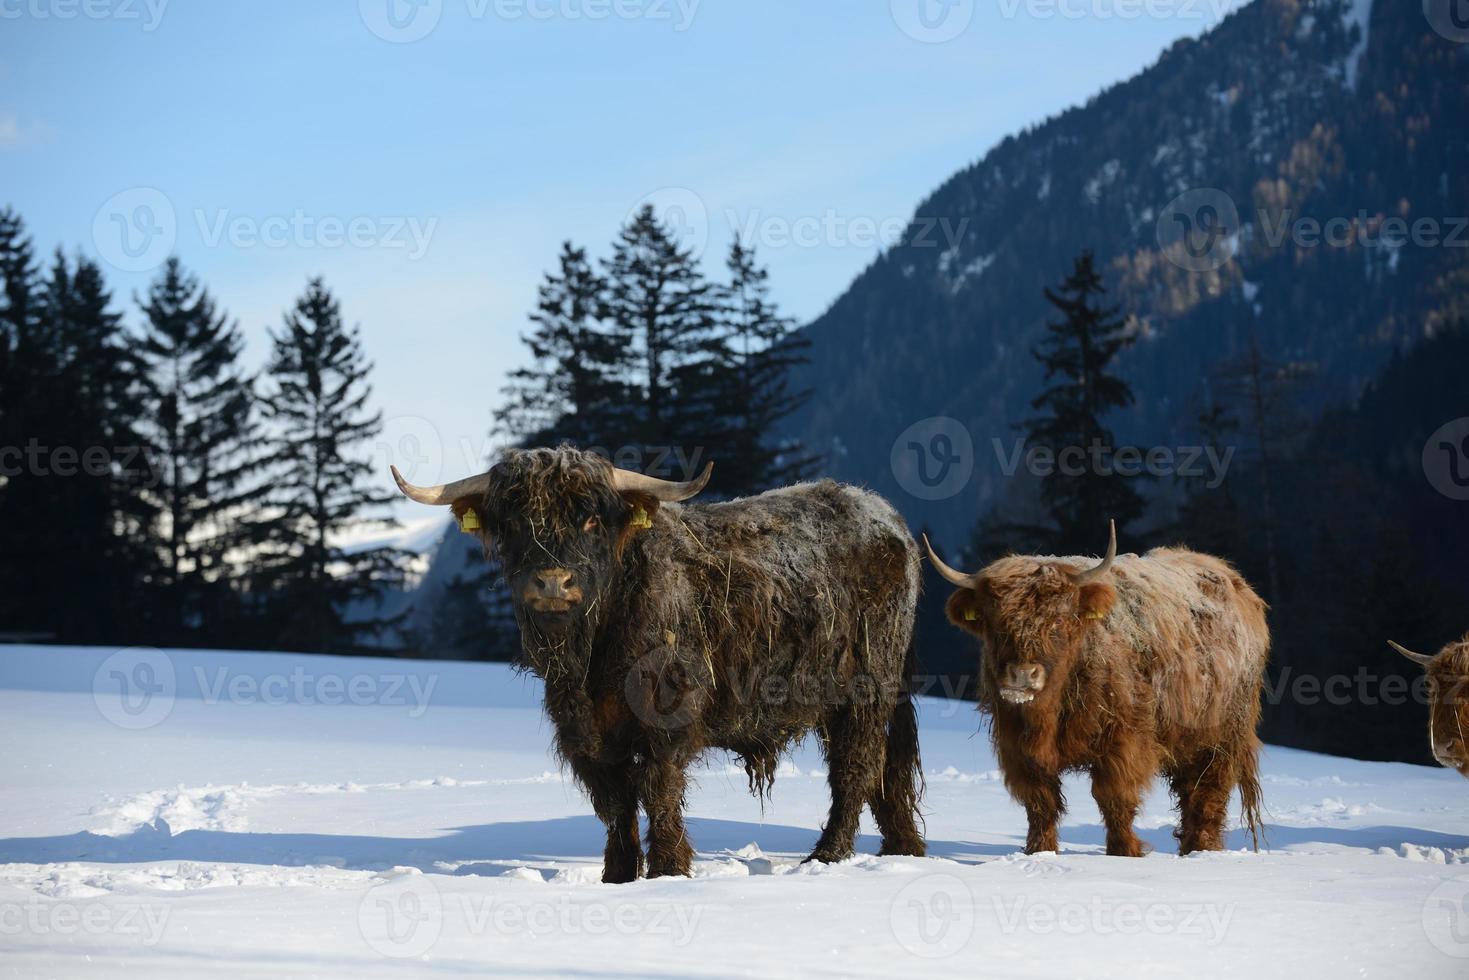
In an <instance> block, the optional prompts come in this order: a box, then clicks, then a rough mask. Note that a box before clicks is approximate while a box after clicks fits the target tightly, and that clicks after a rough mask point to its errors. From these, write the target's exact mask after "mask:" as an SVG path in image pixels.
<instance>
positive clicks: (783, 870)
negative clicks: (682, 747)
mask: <svg viewBox="0 0 1469 980" xmlns="http://www.w3.org/2000/svg"><path fill="white" fill-rule="evenodd" d="M538 703H539V690H538V687H537V685H536V684H535V682H534V681H532V680H530V679H525V678H520V677H517V676H514V675H513V674H511V673H510V672H509V671H508V670H506V669H504V668H502V667H497V666H486V665H461V664H445V663H431V662H430V663H423V662H420V663H403V662H397V661H387V660H342V659H336V658H326V657H309V656H293V655H268V654H251V655H244V654H236V653H228V654H225V653H209V652H196V651H169V652H167V653H160V652H157V651H113V650H93V649H57V648H26V647H0V717H3V718H4V720H5V733H6V734H5V742H4V749H3V754H0V975H4V976H11V975H14V976H115V975H121V974H123V973H125V972H126V973H129V974H132V975H137V976H149V977H198V976H202V975H206V974H207V973H210V972H212V971H218V972H221V973H223V974H226V975H234V976H300V977H304V976H344V977H345V976H350V977H371V976H379V975H382V976H386V975H389V974H394V975H403V974H405V973H407V974H409V975H413V974H441V975H466V976H467V975H486V974H488V975H493V976H533V977H546V976H566V975H581V976H592V975H610V976H627V977H668V976H698V977H716V976H736V975H755V976H761V977H766V976H797V975H803V976H804V975H811V974H820V975H829V976H890V975H900V976H925V977H927V976H945V975H956V976H958V975H962V976H968V977H973V976H984V977H1108V976H1119V977H1120V976H1127V977H1150V976H1156V977H1167V978H1176V977H1190V978H1202V977H1223V976H1231V977H1238V976H1263V977H1277V976H1283V977H1290V978H1292V980H1300V978H1305V977H1316V976H1320V977H1342V976H1349V975H1350V976H1362V977H1404V976H1412V977H1414V978H1427V977H1459V978H1462V977H1464V976H1469V781H1465V780H1463V779H1462V778H1461V777H1459V776H1457V775H1455V774H1454V773H1451V772H1447V771H1442V770H1435V769H1425V768H1420V767H1415V766H1406V765H1385V764H1375V763H1362V762H1353V761H1350V760H1344V759H1336V758H1331V757H1327V756H1319V755H1311V754H1307V753H1303V752H1295V751H1289V750H1284V749H1271V750H1269V751H1268V753H1267V756H1266V758H1265V761H1264V769H1265V772H1266V774H1267V775H1266V783H1265V791H1266V801H1267V804H1268V807H1269V824H1270V827H1269V849H1268V851H1266V852H1264V853H1260V854H1254V853H1251V852H1249V851H1246V850H1243V849H1242V847H1243V842H1242V840H1241V836H1240V835H1239V834H1235V835H1234V836H1233V837H1232V838H1231V844H1232V846H1234V847H1236V848H1239V849H1237V850H1234V851H1231V852H1229V853H1222V854H1208V855H1200V856H1195V857H1190V858H1187V859H1180V858H1178V857H1176V856H1174V855H1173V854H1172V853H1171V851H1172V848H1171V844H1172V842H1171V839H1170V836H1169V835H1170V830H1171V826H1172V815H1171V812H1170V810H1169V801H1168V799H1167V796H1166V793H1164V792H1163V790H1162V789H1161V787H1159V788H1158V789H1156V790H1155V792H1154V793H1153V795H1152V796H1151V797H1150V798H1149V800H1148V802H1147V805H1146V807H1145V810H1144V814H1143V817H1142V818H1141V820H1140V824H1141V828H1142V832H1143V833H1144V835H1145V836H1146V838H1147V839H1148V840H1149V841H1150V842H1151V843H1152V844H1153V845H1154V847H1155V848H1156V849H1157V851H1156V853H1154V854H1153V855H1151V856H1150V857H1148V858H1145V859H1142V860H1128V859H1122V858H1109V857H1106V856H1104V855H1102V854H1101V853H1099V850H1100V845H1101V841H1102V830H1101V827H1100V824H1099V820H1098V816H1097V813H1096V810H1095V807H1094V806H1093V804H1092V801H1091V796H1090V793H1089V791H1088V788H1087V786H1086V784H1085V782H1083V781H1079V780H1078V781H1072V782H1071V783H1069V784H1068V790H1069V797H1070V801H1071V812H1070V814H1069V816H1068V817H1067V819H1066V821H1065V823H1064V826H1063V830H1062V834H1061V837H1062V841H1063V850H1062V853H1060V854H1054V855H1052V854H1047V855H1039V856H1035V857H1025V856H1023V855H1021V854H1020V853H1019V847H1020V842H1021V841H1022V839H1023V837H1024V831H1025V825H1024V817H1023V815H1022V813H1021V811H1020V809H1019V808H1018V807H1017V806H1015V805H1014V804H1013V803H1012V802H1011V801H1010V800H1009V798H1008V797H1007V796H1006V794H1005V791H1004V788H1003V786H1002V785H1001V783H1000V781H999V779H998V774H997V772H996V770H995V760H994V757H993V755H992V754H991V751H990V748H989V744H988V740H987V738H986V737H984V736H983V735H981V734H978V730H979V728H980V721H979V718H978V717H977V716H976V714H975V712H974V710H973V708H972V707H971V706H968V705H961V704H951V703H947V702H941V701H927V702H925V703H924V704H923V706H922V718H921V724H922V734H923V751H924V756H925V768H926V770H927V771H928V795H927V799H926V810H927V829H928V838H929V844H930V848H931V851H932V857H930V858H927V859H923V860H917V859H912V858H882V859H879V858H876V857H872V856H871V855H872V854H873V852H875V850H876V845H877V841H876V839H875V837H874V836H873V828H872V826H871V825H870V823H868V824H864V832H863V836H862V838H861V840H860V842H859V847H860V849H861V850H862V851H863V852H864V853H863V855H862V856H859V857H857V858H855V859H854V860H852V861H849V862H847V863H846V864H843V865H840V866H835V867H809V866H802V865H800V864H799V863H798V862H799V859H800V857H801V856H802V855H804V853H805V852H806V850H807V849H808V848H809V847H810V846H811V844H812V842H813V841H814V840H815V837H816V833H817V828H818V827H819V825H820V823H821V820H822V819H823V816H824V814H825V809H826V804H827V793H826V785H825V780H824V778H823V774H822V773H821V771H820V769H821V760H820V756H819V754H818V753H817V752H816V751H815V749H814V747H812V746H807V747H805V748H803V749H802V750H801V751H800V752H798V753H796V755H795V756H794V757H793V758H792V759H791V761H790V763H789V764H788V766H787V771H786V772H785V773H784V775H783V776H782V778H780V779H778V780H777V781H776V786H775V793H774V798H773V801H772V802H771V803H769V804H767V806H766V807H765V809H764V812H763V813H762V811H761V807H760V805H759V803H758V802H757V801H755V800H754V799H752V798H751V797H750V796H749V795H748V793H747V792H746V790H745V781H744V775H743V773H742V772H741V771H739V770H738V769H736V768H734V767H733V766H732V765H731V764H730V761H729V760H728V759H726V758H723V757H716V758H712V759H710V760H709V764H708V766H707V768H705V769H703V770H702V771H701V772H700V773H699V776H698V786H697V788H696V789H695V790H694V792H693V794H692V796H691V798H690V801H689V808H690V814H691V817H692V819H691V820H690V831H691V834H692V835H693V838H694V844H695V847H696V848H697V849H698V852H699V860H698V864H697V872H696V876H695V877H694V878H693V879H692V880H687V879H679V880H658V881H642V882H638V883H636V884H632V885H622V886H607V885H603V884H601V883H600V881H599V880H598V879H599V875H600V856H601V850H602V831H601V827H600V825H599V824H598V823H597V821H596V819H595V818H594V817H593V816H592V814H591V810H590V807H589V806H588V804H587V803H586V802H585V801H584V800H583V798H582V797H581V795H580V794H579V793H578V792H577V790H576V788H575V787H574V786H573V785H572V784H571V783H570V782H568V781H567V780H566V779H564V778H563V776H562V775H561V774H560V773H559V771H558V769H557V766H556V764H555V762H554V761H553V760H552V759H551V757H550V756H549V755H548V753H547V745H548V743H549V740H550V732H549V730H548V726H547V723H546V722H545V721H544V719H543V718H542V716H541V713H540V710H539V707H538Z"/></svg>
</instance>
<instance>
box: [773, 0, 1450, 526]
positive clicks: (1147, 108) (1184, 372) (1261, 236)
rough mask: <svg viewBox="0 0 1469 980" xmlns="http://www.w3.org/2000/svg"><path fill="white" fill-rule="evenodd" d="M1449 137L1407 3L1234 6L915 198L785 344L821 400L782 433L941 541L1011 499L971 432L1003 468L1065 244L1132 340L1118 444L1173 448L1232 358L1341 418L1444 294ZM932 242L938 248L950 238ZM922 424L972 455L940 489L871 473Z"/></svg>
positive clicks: (1035, 374)
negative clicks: (791, 345)
mask: <svg viewBox="0 0 1469 980" xmlns="http://www.w3.org/2000/svg"><path fill="white" fill-rule="evenodd" d="M1466 123H1469V45H1465V44H1458V43H1454V42H1452V41H1450V40H1448V39H1446V38H1445V37H1444V36H1441V35H1440V34H1439V33H1437V32H1436V31H1435V30H1434V29H1433V27H1432V26H1431V25H1430V23H1429V22H1428V20H1427V19H1426V18H1425V16H1424V14H1423V10H1422V5H1421V4H1419V3H1416V2H1412V3H1409V2H1404V3H1387V2H1385V0H1378V2H1376V3H1372V2H1370V0H1256V2H1255V3H1253V4H1250V5H1249V6H1247V7H1245V8H1243V9H1241V10H1239V11H1237V12H1235V13H1234V14H1232V15H1230V16H1229V17H1228V18H1227V19H1226V20H1225V21H1224V22H1223V23H1221V24H1220V25H1219V26H1218V27H1217V28H1216V29H1214V30H1213V31H1211V32H1209V33H1208V34H1206V35H1204V36H1202V37H1200V38H1198V39H1195V40H1184V41H1180V42H1178V43H1177V44H1175V45H1174V46H1173V47H1172V48H1171V49H1170V50H1168V51H1167V52H1166V53H1165V54H1164V55H1163V56H1162V57H1161V58H1160V59H1159V61H1158V62H1157V64H1155V65H1154V66H1152V67H1151V68H1149V69H1147V70H1146V71H1144V72H1143V73H1141V74H1140V75H1138V76H1137V77H1135V78H1133V79H1132V80H1130V81H1127V82H1125V83H1122V84H1119V85H1117V86H1115V87H1113V88H1111V89H1109V90H1107V91H1105V92H1103V93H1102V94H1100V95H1099V96H1097V97H1096V98H1094V99H1092V100H1091V101H1090V102H1089V103H1087V104H1086V105H1085V106H1082V107H1079V108H1076V109H1073V110H1070V111H1068V112H1066V113H1064V114H1062V115H1060V116H1058V117H1056V118H1053V119H1050V120H1048V121H1046V122H1044V123H1043V124H1041V125H1038V126H1036V127H1035V128H1033V129H1030V130H1028V131H1026V132H1024V133H1021V134H1018V135H1016V136H1013V137H1011V138H1007V139H1006V140H1004V141H1003V142H1002V143H1001V144H1000V145H998V146H996V147H995V148H993V149H992V150H991V151H990V152H989V153H987V154H986V155H985V156H984V157H983V158H982V159H981V160H980V161H979V162H977V163H975V164H974V165H973V166H971V167H969V168H967V169H965V170H964V171H962V172H961V173H959V174H956V175H955V176H954V177H953V178H952V179H950V180H949V181H947V182H946V183H945V184H944V185H943V186H942V187H940V188H939V189H938V191H937V192H935V193H934V194H933V195H932V196H931V197H930V198H928V199H927V200H926V201H924V202H923V203H922V204H920V205H919V206H918V208H917V211H916V218H915V221H914V222H913V224H912V226H911V227H910V229H909V232H908V233H907V234H906V235H905V237H904V240H903V241H902V242H901V243H900V244H898V245H896V246H895V247H893V248H892V249H890V250H888V251H887V252H885V253H884V254H883V255H882V256H880V257H879V258H878V259H877V260H876V261H875V262H874V263H873V264H872V265H871V266H870V267H869V268H868V269H867V270H866V271H865V272H864V273H863V274H862V275H861V276H860V277H859V278H858V279H857V280H856V281H855V282H854V283H853V285H852V286H851V287H850V289H849V290H848V291H847V292H846V293H845V294H844V295H842V296H841V297H840V298H839V299H838V300H837V301H836V302H835V303H834V304H833V305H832V306H831V308H830V309H829V310H828V311H827V312H826V313H825V314H824V315H822V316H821V317H820V318H818V319H817V320H816V321H815V322H813V323H811V324H810V325H809V326H808V327H807V328H806V329H805V330H804V331H803V333H804V335H805V336H806V337H807V338H809V339H810V340H811V341H812V348H811V362H810V364H809V365H807V366H806V367H805V368H804V370H802V371H801V372H800V373H799V377H798V378H797V381H796V383H797V384H799V385H800V386H802V387H810V388H813V389H814V390H815V391H817V392H818V393H819V394H818V397H817V398H815V399H814V400H813V401H812V402H811V403H810V404H809V405H808V406H807V407H806V408H805V409H804V410H803V411H802V412H800V413H799V414H798V415H797V416H796V417H795V418H794V419H793V420H792V422H791V423H790V424H789V426H788V429H789V432H790V434H791V435H793V436H797V437H799V438H800V439H802V440H803V441H804V442H805V444H806V445H808V446H810V447H812V448H813V449H814V450H817V451H821V452H826V453H827V454H828V464H827V469H828V471H829V472H830V473H831V474H832V475H834V476H836V477H838V478H843V479H849V480H853V481H857V482H862V483H866V484H869V485H872V486H873V487H874V488H875V489H877V490H879V491H881V492H883V493H885V494H888V495H889V496H891V497H892V499H894V501H895V502H897V503H898V505H899V507H900V508H901V509H902V510H903V511H904V512H905V514H906V515H907V516H908V517H909V519H910V521H911V522H912V523H913V524H914V525H915V526H923V527H929V528H932V529H933V530H935V531H936V532H937V533H938V535H939V536H940V537H941V538H943V539H945V540H947V541H951V542H953V543H954V545H955V546H961V545H962V544H964V543H965V542H966V541H967V540H968V537H969V533H970V529H971V527H972V526H973V524H974V522H975V521H976V520H977V519H979V518H980V517H981V516H982V515H983V514H985V513H986V512H987V511H989V510H990V509H991V508H993V507H994V506H995V505H996V504H997V503H998V502H1000V501H1003V500H1005V499H1006V498H1007V497H1013V496H1017V495H1018V496H1020V497H1025V496H1026V495H1028V494H1033V493H1034V488H1033V487H1032V486H1028V485H1027V484H1026V481H1025V480H1023V479H1009V478H1007V477H1005V476H1004V475H1003V474H1002V470H1001V465H1000V464H1001V460H1000V458H999V455H1000V454H999V453H998V452H997V448H996V446H995V445H994V443H993V442H992V440H994V439H999V440H1001V442H1002V444H1003V448H1004V451H1005V452H1006V453H1008V452H1009V451H1010V450H1011V449H1012V448H1013V445H1014V440H1015V439H1016V438H1018V435H1019V434H1018V433H1017V431H1016V430H1015V428H1014V426H1015V425H1016V424H1017V423H1019V422H1021V421H1023V420H1025V419H1026V418H1028V417H1030V416H1031V415H1033V414H1034V413H1033V411H1032V408H1031V404H1030V403H1031V400H1032V399H1033V398H1034V397H1035V396H1036V395H1037V393H1038V392H1039V391H1040V389H1041V371H1040V367H1039V365H1038V364H1037V362H1036V360H1035V358H1034V357H1033V356H1032V351H1033V348H1034V346H1035V344H1036V343H1037V342H1038V341H1039V340H1040V339H1041V337H1042V335H1043V333H1044V326H1043V324H1044V322H1045V318H1046V313H1047V306H1046V302H1045V299H1044V296H1043V289H1044V288H1045V287H1046V286H1048V285H1053V284H1055V283H1056V282H1058V281H1059V280H1060V279H1061V277H1062V275H1063V274H1064V273H1065V272H1066V270H1067V269H1068V268H1069V266H1070V263H1071V260H1072V258H1073V257H1074V256H1075V255H1077V254H1078V253H1079V252H1081V251H1082V250H1084V249H1090V250H1092V251H1093V252H1094V253H1095V255H1096V261H1097V263H1098V267H1099V269H1100V270H1101V272H1102V274H1103V278H1104V281H1105V283H1106V285H1107V286H1108V288H1109V290H1110V291H1111V292H1110V299H1111V300H1112V301H1113V302H1116V303H1120V304H1121V305H1122V308H1123V310H1124V313H1125V315H1128V316H1130V317H1131V318H1132V329H1133V331H1134V333H1135V337H1136V341H1137V342H1136V343H1135V344H1133V345H1132V346H1131V348H1130V349H1128V350H1127V351H1126V352H1124V353H1123V354H1122V355H1121V357H1120V359H1119V371H1120V373H1121V375H1122V376H1123V377H1124V379H1125V380H1126V381H1127V382H1128V383H1130V385H1131V386H1132V388H1133V391H1134V392H1135V394H1136V401H1135V403H1134V404H1133V405H1132V406H1131V407H1129V408H1127V409H1125V410H1123V411H1119V412H1117V413H1115V414H1114V416H1113V417H1112V418H1110V419H1109V422H1110V425H1111V427H1112V429H1113V431H1115V433H1116V434H1117V436H1118V438H1119V439H1120V440H1122V441H1124V442H1132V443H1135V444H1138V445H1142V446H1152V445H1160V446H1179V445H1192V444H1197V443H1198V442H1199V441H1200V434H1199V432H1198V429H1197V425H1196V423H1195V420H1196V417H1197V416H1198V414H1199V413H1200V411H1201V410H1202V408H1203V407H1205V406H1207V404H1208V403H1210V402H1211V401H1212V399H1213V397H1214V392H1213V391H1212V390H1211V381H1212V380H1213V378H1214V376H1215V375H1216V373H1217V372H1218V371H1219V370H1220V369H1221V367H1222V366H1224V365H1227V364H1229V363H1231V362H1233V361H1236V360H1238V359H1240V358H1242V357H1244V356H1245V355H1246V354H1248V353H1249V352H1250V351H1251V349H1252V347H1254V348H1257V349H1258V350H1259V351H1261V352H1263V356H1264V357H1265V358H1266V359H1268V360H1269V361H1270V362H1272V363H1276V364H1288V365H1297V366H1299V367H1300V368H1301V371H1300V374H1301V375H1302V377H1303V378H1304V379H1305V380H1304V381H1303V383H1302V384H1300V385H1297V386H1296V391H1294V392H1293V394H1292V401H1293V407H1294V408H1296V409H1298V410H1299V411H1301V412H1302V413H1303V414H1304V417H1305V418H1306V419H1309V418H1310V417H1314V416H1315V415H1317V414H1319V412H1320V411H1321V410H1322V409H1324V408H1325V407H1327V406H1330V405H1333V404H1341V403H1350V402H1351V400H1352V399H1354V398H1355V397H1356V396H1357V395H1358V394H1359V393H1360V392H1361V390H1362V389H1363V387H1364V386H1365V385H1366V384H1367V383H1368V381H1369V380H1370V379H1372V378H1373V377H1374V376H1375V375H1376V374H1377V372H1378V371H1379V370H1381V368H1382V367H1383V365H1384V364H1385V363H1386V362H1387V361H1388V359H1389V358H1391V357H1392V356H1393V355H1394V354H1395V353H1398V352H1402V351H1405V350H1407V349H1409V348H1411V347H1412V346H1413V345H1415V344H1416V343H1418V342H1419V341H1421V340H1422V339H1423V338H1424V337H1425V336H1427V335H1428V334H1429V333H1430V332H1431V331H1432V330H1433V329H1434V327H1435V325H1436V324H1438V323H1440V322H1441V321H1442V320H1443V318H1444V316H1445V315H1446V312H1447V308H1449V307H1451V306H1452V304H1453V303H1454V302H1455V299H1454V298H1455V296H1456V295H1457V296H1463V295H1464V292H1465V288H1466V287H1465V284H1466V282H1469V271H1466V270H1469V230H1466V229H1465V227H1464V220H1465V219H1464V216H1465V215H1469V140H1466V138H1465V133H1466V131H1469V127H1466ZM1231 211H1232V212H1233V213H1231ZM1235 214H1237V216H1238V217H1237V222H1236V219H1235V217H1234V215H1235ZM1333 220H1335V223H1334V224H1328V223H1329V222H1333ZM940 222H947V225H940V224H939V223H940ZM1180 222H1194V226H1193V227H1194V228H1195V229H1197V228H1198V227H1200V226H1202V227H1204V228H1205V229H1210V228H1216V229H1217V234H1215V235H1213V236H1212V238H1209V239H1207V240H1206V241H1205V242H1204V243H1203V244H1204V246H1206V247H1201V248H1198V249H1196V250H1197V251H1199V252H1200V253H1201V254H1198V255H1193V254H1190V253H1189V252H1188V251H1187V250H1186V249H1185V247H1184V245H1185V243H1179V242H1175V241H1173V239H1174V238H1175V237H1176V232H1177V231H1178V230H1179V229H1180V228H1184V227H1185V225H1183V224H1181V223H1180ZM935 227H948V228H951V229H955V230H960V231H962V234H961V235H960V237H959V240H958V242H957V244H956V245H954V246H953V247H949V242H948V241H947V240H946V239H945V236H943V235H940V234H936V233H935V232H934V230H933V229H934V228H935ZM1318 227H1319V228H1320V229H1321V230H1314V229H1317V228H1318ZM1160 231H1161V234H1160ZM1328 239H1329V240H1328ZM932 416H950V417H952V418H954V419H956V420H958V421H959V422H961V423H963V425H964V426H965V427H967V428H968V430H969V432H970V433H971V434H972V437H973V442H974V451H975V457H976V459H975V464H976V465H975V472H974V476H973V478H972V479H970V480H969V481H968V482H967V484H966V485H965V487H964V489H963V490H962V491H960V492H959V493H957V495H954V496H950V497H943V498H941V499H937V500H928V499H921V498H920V497H919V496H915V495H914V494H913V493H911V492H909V487H908V486H905V483H906V484H909V485H910V486H911V483H912V480H911V474H904V475H903V476H901V477H900V475H899V474H897V473H895V472H894V467H893V466H892V465H890V453H891V452H892V451H893V448H894V441H895V440H896V439H897V438H898V437H899V435H900V434H901V433H903V432H904V431H905V430H906V429H908V427H909V426H911V425H913V424H914V423H916V422H920V421H921V420H924V419H926V418H929V417H932ZM1242 448H1248V446H1244V447H1242ZM899 455H900V456H901V455H903V453H902V452H900V453H899ZM905 465H918V463H917V461H916V459H909V460H908V461H907V463H905ZM901 468H902V467H900V469H901ZM1160 489H1162V490H1167V489H1168V488H1167V487H1166V486H1165V487H1161V488H1160ZM1161 496H1165V497H1166V496H1167V494H1166V493H1165V494H1162V495H1161ZM1165 511H1166V508H1165ZM1166 520H1167V514H1166V512H1165V513H1160V514H1157V515H1154V521H1153V523H1154V524H1155V525H1161V524H1163V523H1165V522H1166ZM1098 534H1099V536H1100V534H1101V530H1100V529H1099V532H1098ZM1069 546H1070V547H1073V548H1077V549H1081V548H1092V549H1095V548H1099V547H1100V546H1101V542H1090V541H1084V542H1072V543H1070V544H1069ZM1134 546H1136V543H1134Z"/></svg>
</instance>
